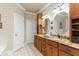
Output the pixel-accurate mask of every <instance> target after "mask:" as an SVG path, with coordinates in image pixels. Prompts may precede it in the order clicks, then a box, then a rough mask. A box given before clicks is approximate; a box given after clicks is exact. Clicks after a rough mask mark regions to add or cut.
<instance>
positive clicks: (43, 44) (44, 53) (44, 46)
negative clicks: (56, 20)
mask: <svg viewBox="0 0 79 59" xmlns="http://www.w3.org/2000/svg"><path fill="white" fill-rule="evenodd" d="M42 54H43V55H44V56H46V39H44V38H42Z"/></svg>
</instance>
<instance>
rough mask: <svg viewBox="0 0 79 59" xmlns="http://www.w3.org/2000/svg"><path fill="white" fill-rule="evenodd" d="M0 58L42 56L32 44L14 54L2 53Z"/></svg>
mask: <svg viewBox="0 0 79 59" xmlns="http://www.w3.org/2000/svg"><path fill="white" fill-rule="evenodd" d="M1 56H42V54H41V53H40V52H39V51H38V50H37V49H36V48H35V47H34V44H33V43H30V44H27V45H25V46H24V47H23V48H21V49H19V50H18V51H16V52H15V53H11V52H10V51H4V52H3V53H2V54H1Z"/></svg>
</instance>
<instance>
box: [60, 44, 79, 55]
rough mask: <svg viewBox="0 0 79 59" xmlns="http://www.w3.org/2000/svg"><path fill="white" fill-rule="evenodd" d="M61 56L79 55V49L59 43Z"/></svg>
mask: <svg viewBox="0 0 79 59" xmlns="http://www.w3.org/2000/svg"><path fill="white" fill-rule="evenodd" d="M59 56H79V50H78V49H75V48H72V47H69V46H66V45H63V44H59Z"/></svg>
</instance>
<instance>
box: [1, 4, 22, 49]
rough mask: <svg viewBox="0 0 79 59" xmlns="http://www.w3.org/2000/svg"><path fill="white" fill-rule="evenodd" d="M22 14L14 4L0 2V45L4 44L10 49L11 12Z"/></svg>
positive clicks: (11, 31) (11, 38)
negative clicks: (0, 20) (1, 25)
mask: <svg viewBox="0 0 79 59" xmlns="http://www.w3.org/2000/svg"><path fill="white" fill-rule="evenodd" d="M14 12H15V13H18V14H20V15H22V16H24V11H22V10H21V9H20V8H19V7H17V6H16V5H15V4H7V3H5V4H0V14H1V16H2V17H1V18H2V23H3V28H2V29H0V45H1V44H2V45H3V44H5V45H6V46H7V48H8V49H12V44H13V42H12V40H13V13H14Z"/></svg>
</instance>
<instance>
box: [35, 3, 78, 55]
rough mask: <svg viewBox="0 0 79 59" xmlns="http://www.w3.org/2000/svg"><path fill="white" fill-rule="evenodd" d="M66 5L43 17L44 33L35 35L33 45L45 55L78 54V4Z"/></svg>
mask: <svg viewBox="0 0 79 59" xmlns="http://www.w3.org/2000/svg"><path fill="white" fill-rule="evenodd" d="M68 7H70V8H69V9H68V8H64V9H62V8H61V7H58V8H59V10H58V11H56V12H55V13H54V14H53V16H52V17H53V18H50V17H45V18H44V19H43V20H45V21H46V20H49V21H46V22H45V23H46V24H45V27H43V29H44V32H45V34H44V33H42V34H40V35H39V34H38V33H37V35H35V41H34V42H35V47H36V48H37V49H38V50H39V51H40V52H41V53H42V54H43V55H45V56H79V30H78V29H79V11H78V10H79V4H69V6H68ZM69 10H70V11H69ZM52 19H53V20H52ZM50 20H52V21H53V22H52V23H51V21H50ZM51 25H52V26H53V27H51ZM51 28H52V29H51ZM52 30H53V32H52ZM60 36H61V37H60Z"/></svg>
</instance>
